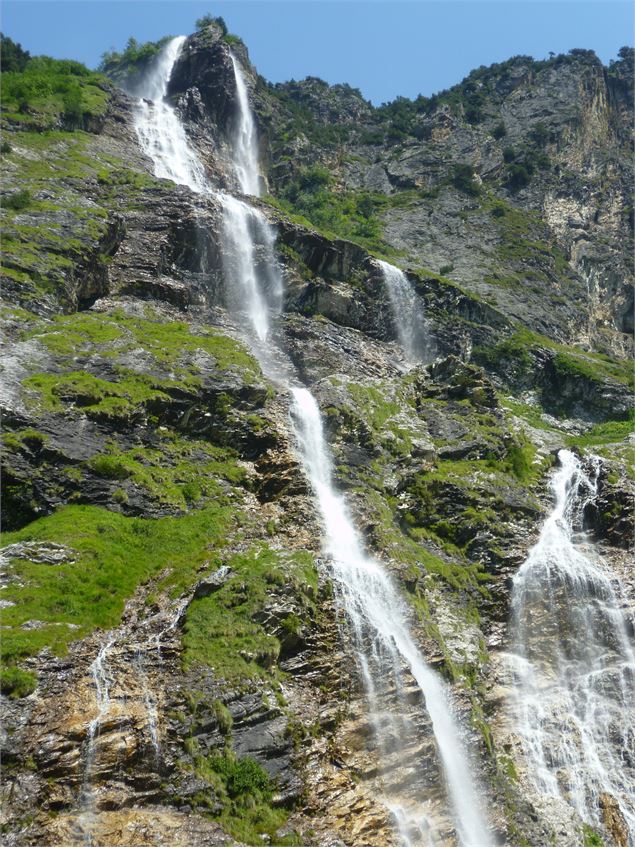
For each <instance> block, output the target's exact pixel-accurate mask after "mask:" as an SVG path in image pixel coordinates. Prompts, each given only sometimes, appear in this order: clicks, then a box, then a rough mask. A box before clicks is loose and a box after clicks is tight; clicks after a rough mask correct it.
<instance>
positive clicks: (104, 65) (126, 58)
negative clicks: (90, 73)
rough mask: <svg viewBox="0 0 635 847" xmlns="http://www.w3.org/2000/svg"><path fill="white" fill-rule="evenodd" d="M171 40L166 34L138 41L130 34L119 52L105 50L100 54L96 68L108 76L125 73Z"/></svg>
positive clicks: (141, 64)
mask: <svg viewBox="0 0 635 847" xmlns="http://www.w3.org/2000/svg"><path fill="white" fill-rule="evenodd" d="M171 40H172V36H171V35H166V36H164V37H163V38H160V39H159V40H158V41H144V42H141V43H139V42H138V41H137V39H136V38H133V37H132V36H131V37H130V38H129V39H128V41H127V42H126V46H125V47H124V49H123V50H122V51H121V52H119V51H117V50H107V51H106V52H105V53H103V54H102V57H101V62H100V63H99V67H98V70H99V71H100V72H101V73H104V74H107V75H108V76H110V75H115V74H116V75H121V74H124V75H125V74H126V73H128V72H130V71H135V70H137V69H138V67H139V66H143V65H145V64H146V63H147V62H148V61H149V60H150V59H152V58H153V57H154V56H156V55H157V53H158V52H159V50H161V48H162V47H164V46H165V45H166V44H167V43H168V41H171Z"/></svg>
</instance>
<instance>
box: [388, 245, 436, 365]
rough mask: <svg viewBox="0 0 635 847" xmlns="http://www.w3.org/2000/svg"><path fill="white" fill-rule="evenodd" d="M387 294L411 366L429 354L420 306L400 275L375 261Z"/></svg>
mask: <svg viewBox="0 0 635 847" xmlns="http://www.w3.org/2000/svg"><path fill="white" fill-rule="evenodd" d="M377 264H378V265H379V266H380V268H381V271H382V274H383V276H384V282H385V284H386V290H387V291H388V299H389V300H390V307H391V310H392V318H393V323H394V325H395V328H396V330H397V337H398V338H399V343H400V344H401V347H402V349H403V351H404V354H405V356H406V358H407V359H408V360H409V361H410V362H416V361H417V360H420V359H422V358H423V357H424V356H426V355H427V353H428V333H427V332H426V328H425V324H424V320H423V304H422V303H421V301H420V299H419V297H417V294H416V292H415V290H414V289H413V287H412V285H411V284H410V282H409V281H408V279H407V278H406V275H405V274H404V272H403V271H401V270H399V268H396V267H395V266H394V265H391V264H389V263H388V262H383V261H381V260H380V259H377Z"/></svg>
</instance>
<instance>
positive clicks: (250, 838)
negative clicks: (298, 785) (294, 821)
mask: <svg viewBox="0 0 635 847" xmlns="http://www.w3.org/2000/svg"><path fill="white" fill-rule="evenodd" d="M194 769H195V771H196V773H197V775H198V776H199V777H202V778H203V779H204V780H205V781H206V782H208V783H210V784H211V785H212V786H213V792H214V795H215V800H216V801H219V802H220V803H221V804H222V807H223V810H222V812H220V814H219V813H212V815H213V817H214V818H215V819H216V820H218V822H219V823H220V824H221V826H222V827H223V829H225V831H226V832H228V833H229V835H231V836H232V837H233V838H235V839H236V840H238V841H240V842H241V843H245V844H262V843H263V840H264V839H266V842H267V844H272V845H278V847H283V845H289V847H291V845H299V844H300V842H299V841H298V840H297V836H295V835H292V834H288V835H285V836H277V835H276V832H277V831H278V830H279V829H280V828H281V827H282V826H284V824H285V823H286V821H287V818H288V816H289V813H288V812H287V811H286V810H284V809H274V808H273V807H272V805H271V802H272V798H273V793H274V784H273V782H272V781H271V779H270V777H269V775H268V774H267V772H266V771H265V770H264V768H262V767H261V766H260V765H259V764H258V762H256V761H255V760H254V759H252V758H250V757H249V756H245V757H242V758H238V757H236V756H235V754H234V753H233V752H232V751H230V750H227V749H226V750H224V751H223V752H222V753H211V754H209V755H207V756H203V755H201V754H200V753H199V752H198V750H197V749H195V752H194ZM196 801H198V802H197V805H199V806H201V807H203V808H205V806H206V805H207V803H208V800H207V797H206V796H205V795H202V796H199V797H197V798H195V802H196Z"/></svg>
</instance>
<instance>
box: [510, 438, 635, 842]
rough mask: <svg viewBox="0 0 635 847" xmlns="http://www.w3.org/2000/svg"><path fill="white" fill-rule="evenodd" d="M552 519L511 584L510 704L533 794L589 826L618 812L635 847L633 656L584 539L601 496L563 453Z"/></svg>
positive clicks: (593, 477) (607, 584)
mask: <svg viewBox="0 0 635 847" xmlns="http://www.w3.org/2000/svg"><path fill="white" fill-rule="evenodd" d="M558 458H559V461H560V468H559V470H558V471H557V472H556V474H555V475H554V477H553V480H552V490H553V495H554V507H553V511H552V512H551V514H550V515H549V517H548V518H547V520H546V521H545V524H544V526H543V528H542V531H541V533H540V537H539V539H538V542H537V543H536V545H535V546H534V547H533V548H532V549H531V551H530V552H529V555H528V557H527V560H526V561H525V562H524V564H523V565H522V567H521V568H520V570H519V571H518V573H517V574H516V576H515V577H514V583H513V590H512V619H511V632H512V638H513V653H512V662H513V667H514V671H515V683H516V684H515V689H514V696H513V702H512V708H513V712H514V719H515V726H516V728H517V731H518V733H519V735H520V738H521V741H522V744H523V748H524V753H525V756H526V759H527V764H528V773H529V778H530V781H531V782H532V784H533V787H534V789H535V790H536V791H537V792H538V793H539V794H542V795H547V796H551V797H556V798H560V799H561V800H563V801H564V802H568V803H569V804H570V805H571V806H573V808H574V809H575V810H576V812H577V813H578V814H579V815H580V817H581V818H582V820H583V821H585V822H586V823H587V824H589V825H591V826H601V825H602V823H603V816H602V808H603V807H604V806H605V805H606V803H607V801H610V802H612V803H613V804H615V803H617V804H618V805H619V809H620V813H621V816H622V818H623V820H624V824H625V827H626V828H627V829H628V830H629V832H630V838H629V842H628V843H629V845H630V847H634V845H635V794H634V792H633V785H635V652H634V649H633V644H632V642H631V641H630V640H629V631H628V624H627V621H626V619H625V616H624V614H623V612H622V605H623V604H621V603H620V597H619V596H618V595H617V594H616V591H615V589H614V587H613V584H612V581H611V578H610V575H609V574H608V573H607V571H606V569H605V567H604V565H603V563H602V561H601V559H600V558H599V556H598V552H597V550H596V549H595V547H594V545H593V544H592V543H591V541H590V538H589V536H588V534H587V533H585V532H584V512H585V509H586V507H587V506H588V505H589V503H591V502H592V501H593V500H594V498H595V496H596V494H597V472H598V469H599V465H598V464H596V467H595V469H594V473H592V474H590V475H589V474H587V473H585V470H584V468H583V466H582V463H581V461H580V459H579V458H578V457H577V456H575V455H574V454H573V453H571V452H570V451H568V450H561V451H560V452H559V454H558Z"/></svg>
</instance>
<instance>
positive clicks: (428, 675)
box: [292, 388, 492, 847]
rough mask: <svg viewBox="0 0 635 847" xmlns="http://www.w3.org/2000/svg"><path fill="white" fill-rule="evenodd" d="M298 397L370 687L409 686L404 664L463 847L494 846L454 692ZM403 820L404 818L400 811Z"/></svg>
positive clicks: (305, 454)
mask: <svg viewBox="0 0 635 847" xmlns="http://www.w3.org/2000/svg"><path fill="white" fill-rule="evenodd" d="M292 396H293V401H294V403H293V410H292V415H293V419H294V421H295V425H296V433H297V437H298V442H299V446H300V452H301V456H302V461H303V464H304V467H305V469H306V472H307V474H308V476H309V479H310V480H311V484H312V486H313V489H314V491H315V494H316V496H317V500H318V504H319V507H320V512H321V514H322V519H323V521H324V529H325V533H326V538H325V546H326V551H327V553H328V554H329V556H330V558H331V561H332V563H333V566H332V573H333V579H334V581H335V584H336V587H337V589H338V591H339V594H340V596H341V599H342V603H343V606H344V608H345V609H346V614H347V616H348V619H349V621H350V626H351V631H352V634H353V638H354V642H355V646H356V649H357V650H358V651H359V653H360V659H361V666H362V669H363V671H364V676H365V677H366V680H365V681H366V685H367V688H368V689H369V690H370V691H371V693H372V694H373V695H374V696H376V693H377V692H378V691H379V690H382V691H385V689H386V686H387V685H390V684H392V685H393V686H394V687H395V688H396V689H400V688H403V683H402V680H401V677H402V673H403V671H402V668H403V667H405V668H407V669H408V670H409V672H410V673H411V674H412V676H413V677H414V679H415V680H416V682H417V685H418V687H419V689H420V690H421V691H422V692H423V694H424V697H425V701H426V708H427V711H428V714H429V716H430V719H431V721H432V726H433V730H434V735H435V739H436V743H437V746H438V749H439V753H440V756H441V760H442V762H443V768H444V772H445V776H446V780H447V787H448V791H449V795H450V799H451V803H452V807H453V811H454V814H455V819H456V824H457V829H458V833H459V837H460V839H461V843H462V844H463V845H464V847H487V845H489V844H491V843H492V842H491V839H490V836H489V834H488V832H487V828H486V826H485V823H484V821H483V817H482V815H481V812H480V810H479V800H478V798H477V794H476V790H475V787H474V785H473V783H472V779H471V777H470V769H469V766H468V761H467V756H466V753H465V751H464V750H463V748H462V744H461V742H460V740H459V732H458V728H457V726H456V725H455V723H454V720H453V718H452V705H451V702H450V699H449V696H448V692H447V690H446V688H445V686H444V684H443V683H442V681H441V679H440V678H439V677H438V676H437V675H436V674H435V673H434V672H433V671H432V670H431V669H430V668H429V667H428V665H427V664H426V663H425V661H424V659H423V657H422V656H421V654H420V652H419V650H418V649H417V647H416V645H415V643H414V641H413V640H412V637H411V636H410V633H409V631H408V623H407V612H406V610H405V608H404V604H403V602H402V600H401V598H400V596H399V594H398V592H397V590H396V589H395V587H394V586H393V584H392V582H391V580H390V579H389V577H388V576H387V574H386V573H385V572H384V570H383V569H382V567H381V566H380V565H379V563H378V562H377V561H375V560H374V559H372V558H370V557H368V556H367V555H365V553H364V552H363V549H362V544H361V540H360V538H359V536H358V534H357V532H356V530H355V528H354V526H353V523H352V521H351V519H350V517H349V514H348V509H347V507H346V503H345V502H344V500H343V498H342V497H341V496H340V495H339V494H337V492H336V491H335V490H334V488H333V483H332V479H331V467H330V460H329V457H328V454H327V450H326V445H325V442H324V434H323V430H322V420H321V417H320V412H319V409H318V406H317V403H316V402H315V399H314V398H313V396H312V395H311V394H310V392H309V391H307V390H306V389H305V388H294V389H292ZM396 817H397V819H398V821H399V815H396Z"/></svg>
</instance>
